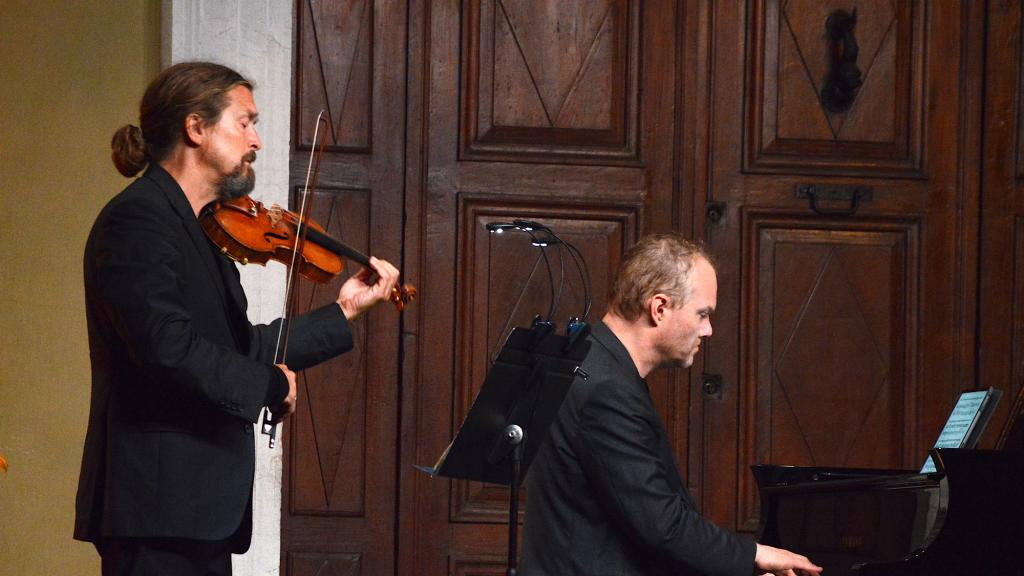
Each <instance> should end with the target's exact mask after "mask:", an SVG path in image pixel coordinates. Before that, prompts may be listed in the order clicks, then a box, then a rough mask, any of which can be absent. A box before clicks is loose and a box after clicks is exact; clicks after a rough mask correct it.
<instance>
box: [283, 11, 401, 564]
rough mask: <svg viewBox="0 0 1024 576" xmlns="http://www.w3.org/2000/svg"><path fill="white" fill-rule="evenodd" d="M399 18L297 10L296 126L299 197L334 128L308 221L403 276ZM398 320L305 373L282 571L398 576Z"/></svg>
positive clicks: (383, 311)
mask: <svg viewBox="0 0 1024 576" xmlns="http://www.w3.org/2000/svg"><path fill="white" fill-rule="evenodd" d="M405 18H406V7H405V6H404V5H403V4H402V3H401V2H371V1H369V0H364V1H357V0H353V1H343V2H321V1H313V0H299V1H298V2H297V4H296V48H297V50H296V53H297V61H296V71H297V74H296V86H295V96H294V101H295V103H296V104H295V112H294V116H293V122H292V124H293V126H294V138H293V150H294V152H293V156H292V167H291V182H292V184H293V185H294V187H295V190H296V191H298V190H300V189H301V188H302V186H303V183H304V180H305V175H306V166H307V163H308V160H309V150H310V146H311V143H312V138H313V132H314V129H315V127H316V118H317V115H318V113H319V112H320V110H324V111H325V112H326V115H327V117H328V119H329V120H330V125H329V127H328V131H327V134H326V135H325V136H324V137H325V138H326V151H325V153H324V156H323V160H322V166H321V170H320V175H319V183H318V186H317V193H316V195H315V197H314V198H313V199H312V201H313V203H314V206H313V217H314V219H316V220H317V221H318V222H320V223H321V224H323V225H324V226H325V227H326V228H327V229H328V232H329V233H331V234H332V235H335V236H337V237H338V238H340V239H342V240H343V241H345V242H346V243H348V244H350V245H351V246H353V247H354V248H356V249H359V250H360V251H362V252H364V253H370V254H374V255H376V256H379V257H381V258H384V259H387V260H389V261H391V262H394V263H396V264H397V265H399V266H400V265H401V260H402V251H401V239H402V218H403V214H402V208H403V206H402V187H403V167H404V155H403V145H404V124H405V117H404V113H405V109H404V105H405V101H404V92H405V29H406V24H405ZM296 205H297V202H296V201H293V207H294V206H296ZM349 267H350V268H352V269H351V270H350V271H348V272H346V273H344V274H342V276H344V277H347V276H348V274H349V273H350V272H353V271H355V270H356V269H358V265H352V264H351V263H350V264H349ZM343 280H344V278H338V279H336V280H335V281H334V282H331V283H329V284H327V285H314V284H312V283H309V282H303V283H301V284H300V299H299V300H300V304H299V307H300V308H301V309H303V310H305V309H310V308H314V307H317V306H321V305H323V304H326V303H328V302H332V301H334V300H335V299H336V298H337V294H338V288H339V286H340V284H341V283H342V281H343ZM400 322H401V317H400V316H399V315H398V314H397V313H396V311H395V310H394V309H393V308H390V307H389V306H378V307H377V308H375V309H374V310H372V311H371V312H370V313H368V314H366V315H364V316H363V317H361V318H359V319H358V320H357V321H356V322H354V323H353V331H354V335H355V346H356V348H355V350H354V351H352V352H350V353H348V354H346V355H344V356H342V357H339V358H336V359H334V360H332V361H329V362H327V363H325V364H323V365H321V366H318V367H316V368H313V369H310V370H306V371H305V372H304V373H302V374H301V380H300V389H299V396H300V398H302V400H301V401H300V402H299V407H298V410H297V412H296V413H295V415H294V416H293V417H292V418H290V419H289V423H290V424H289V427H288V430H287V431H286V434H285V437H284V442H285V444H286V446H285V447H284V448H285V449H284V480H283V490H284V494H283V504H282V520H281V567H282V573H283V574H287V575H289V576H302V575H309V576H312V575H314V574H366V575H370V574H393V573H394V572H395V546H396V529H395V518H396V514H397V512H396V502H395V491H396V485H397V482H396V479H395V466H396V462H397V459H398V452H397V443H398V439H397V433H398V430H397V424H396V423H397V421H398V402H399V394H400V390H399V374H398V358H399V351H400V345H401V343H400V339H399V334H400V331H399V328H400Z"/></svg>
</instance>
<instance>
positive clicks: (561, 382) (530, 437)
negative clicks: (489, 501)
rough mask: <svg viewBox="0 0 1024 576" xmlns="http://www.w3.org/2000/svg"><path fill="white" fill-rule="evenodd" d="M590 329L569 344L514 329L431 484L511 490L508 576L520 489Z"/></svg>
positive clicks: (537, 330)
mask: <svg viewBox="0 0 1024 576" xmlns="http://www.w3.org/2000/svg"><path fill="white" fill-rule="evenodd" d="M587 333H589V327H588V326H586V325H583V327H582V329H580V330H577V331H574V332H573V334H572V335H571V336H561V335H558V334H554V333H552V332H551V326H550V324H542V325H539V326H538V325H537V324H535V325H534V327H533V328H516V329H514V330H513V331H512V333H511V334H509V337H508V340H506V341H505V345H504V346H503V347H502V349H501V352H499V354H498V357H497V359H496V360H495V361H494V365H493V366H491V369H490V371H489V372H488V373H487V377H486V378H485V380H484V384H483V387H482V388H481V389H480V393H479V394H478V395H477V397H476V400H475V401H474V402H473V406H472V408H470V410H469V414H468V415H467V416H466V420H465V421H464V422H463V423H462V427H461V428H460V429H459V432H458V434H456V436H455V439H454V440H452V443H451V444H449V445H448V448H447V449H446V450H445V451H444V453H443V454H442V455H441V458H440V459H439V460H438V462H437V464H436V465H435V466H434V467H433V468H429V467H425V466H416V468H417V469H419V470H422V471H424V472H426V473H428V474H430V475H431V476H445V477H448V478H462V479H464V480H475V481H478V482H488V483H491V484H501V485H507V486H508V487H509V492H510V498H509V512H508V514H509V520H508V521H509V539H508V572H507V574H508V576H515V574H516V569H517V561H518V560H517V558H516V547H517V544H518V543H517V541H516V536H517V534H516V531H517V529H518V525H519V523H518V513H519V510H518V508H519V485H520V484H521V482H522V477H523V476H524V475H525V474H526V470H527V469H528V468H529V466H530V462H532V461H533V457H534V456H535V455H536V454H537V450H538V449H539V448H540V446H541V445H542V444H543V443H544V440H545V438H547V432H548V427H549V426H550V425H551V422H552V421H553V420H554V418H555V415H557V414H558V409H559V408H560V407H561V405H562V400H564V399H565V395H566V393H567V392H568V391H569V387H570V386H571V385H572V381H573V378H574V377H575V376H576V375H577V374H580V375H581V376H582V377H584V378H586V375H585V374H583V372H582V371H581V370H580V369H579V365H580V362H582V361H583V359H584V358H586V356H587V352H588V351H589V350H590V342H588V341H587V339H586V335H587Z"/></svg>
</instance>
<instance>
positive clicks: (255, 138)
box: [249, 128, 263, 150]
mask: <svg viewBox="0 0 1024 576" xmlns="http://www.w3.org/2000/svg"><path fill="white" fill-rule="evenodd" d="M249 148H251V149H253V150H259V149H260V148H263V142H261V141H260V134H259V132H257V131H256V129H255V128H253V130H252V140H250V141H249Z"/></svg>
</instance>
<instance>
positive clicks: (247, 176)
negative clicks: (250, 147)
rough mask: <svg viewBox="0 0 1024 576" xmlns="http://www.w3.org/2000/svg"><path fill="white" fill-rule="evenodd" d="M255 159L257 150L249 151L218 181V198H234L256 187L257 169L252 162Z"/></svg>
mask: <svg viewBox="0 0 1024 576" xmlns="http://www.w3.org/2000/svg"><path fill="white" fill-rule="evenodd" d="M255 161H256V152H249V153H248V154H246V155H245V156H243V157H242V161H241V162H239V163H238V166H236V167H235V169H234V170H232V171H231V172H230V173H229V174H227V175H226V176H224V177H223V178H221V179H220V182H218V183H217V198H218V199H220V200H234V199H235V198H241V197H242V196H245V195H247V194H248V193H250V192H252V190H253V188H255V187H256V171H255V170H253V169H252V166H250V164H251V163H253V162H255Z"/></svg>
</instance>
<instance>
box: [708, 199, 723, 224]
mask: <svg viewBox="0 0 1024 576" xmlns="http://www.w3.org/2000/svg"><path fill="white" fill-rule="evenodd" d="M704 219H705V220H707V223H708V224H710V225H712V226H717V225H719V224H721V223H722V221H723V220H725V202H708V203H707V204H705V205H704Z"/></svg>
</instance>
